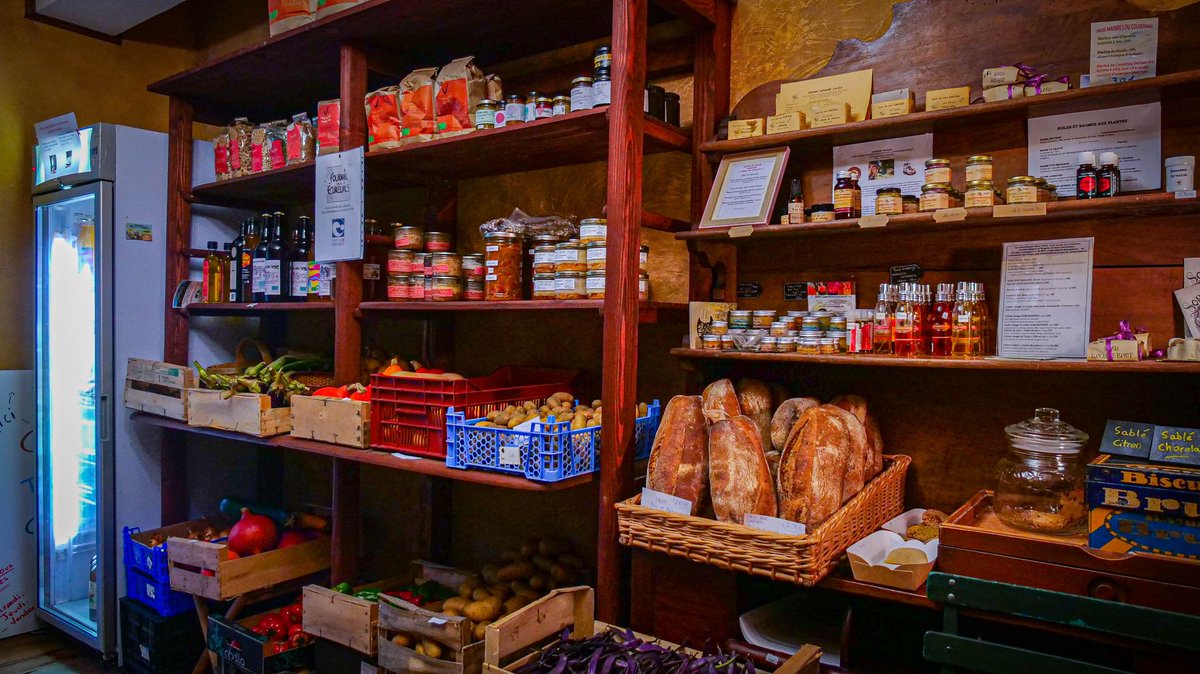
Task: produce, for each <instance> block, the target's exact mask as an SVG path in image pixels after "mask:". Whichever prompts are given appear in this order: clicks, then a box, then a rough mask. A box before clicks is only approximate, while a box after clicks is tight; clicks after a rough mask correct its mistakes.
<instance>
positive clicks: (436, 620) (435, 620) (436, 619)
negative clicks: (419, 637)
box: [429, 616, 446, 625]
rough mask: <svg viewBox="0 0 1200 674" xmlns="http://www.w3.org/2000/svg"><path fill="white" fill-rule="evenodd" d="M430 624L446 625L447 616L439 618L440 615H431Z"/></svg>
mask: <svg viewBox="0 0 1200 674" xmlns="http://www.w3.org/2000/svg"><path fill="white" fill-rule="evenodd" d="M429 624H430V625H445V624H446V619H445V618H439V617H437V616H430V618H429Z"/></svg>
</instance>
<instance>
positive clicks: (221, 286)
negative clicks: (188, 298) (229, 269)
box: [200, 241, 229, 304]
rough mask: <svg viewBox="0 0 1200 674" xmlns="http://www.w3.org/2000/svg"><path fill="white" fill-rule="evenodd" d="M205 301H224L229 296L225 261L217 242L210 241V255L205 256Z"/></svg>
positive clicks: (203, 290)
mask: <svg viewBox="0 0 1200 674" xmlns="http://www.w3.org/2000/svg"><path fill="white" fill-rule="evenodd" d="M200 285H201V288H202V292H203V294H204V301H205V302H207V303H209V304H216V303H218V302H224V301H225V300H226V298H228V296H229V295H228V293H227V292H226V291H225V261H224V260H223V259H221V255H220V253H218V252H217V242H216V241H209V242H208V255H206V256H205V257H204V280H203V281H202V282H201V284H200Z"/></svg>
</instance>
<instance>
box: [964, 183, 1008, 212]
mask: <svg viewBox="0 0 1200 674" xmlns="http://www.w3.org/2000/svg"><path fill="white" fill-rule="evenodd" d="M964 201H965V202H966V205H967V206H968V207H978V206H995V205H996V204H998V203H1001V202H1000V195H999V193H997V192H996V186H995V185H993V184H992V181H991V180H970V181H967V191H966V192H965V193H964Z"/></svg>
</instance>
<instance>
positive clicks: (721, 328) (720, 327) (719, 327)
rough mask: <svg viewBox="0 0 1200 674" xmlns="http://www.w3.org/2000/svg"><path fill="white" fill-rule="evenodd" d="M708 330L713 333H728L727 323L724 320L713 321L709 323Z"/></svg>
mask: <svg viewBox="0 0 1200 674" xmlns="http://www.w3.org/2000/svg"><path fill="white" fill-rule="evenodd" d="M708 331H709V332H710V333H712V334H714V335H728V334H729V323H728V322H726V321H713V322H712V323H710V324H709V326H708Z"/></svg>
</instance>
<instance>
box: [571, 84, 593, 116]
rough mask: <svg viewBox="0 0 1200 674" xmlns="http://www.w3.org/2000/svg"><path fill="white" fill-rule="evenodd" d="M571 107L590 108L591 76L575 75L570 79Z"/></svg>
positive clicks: (576, 108) (577, 108)
mask: <svg viewBox="0 0 1200 674" xmlns="http://www.w3.org/2000/svg"><path fill="white" fill-rule="evenodd" d="M571 109H572V110H591V109H592V78H590V77H576V78H575V79H573V80H571Z"/></svg>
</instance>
